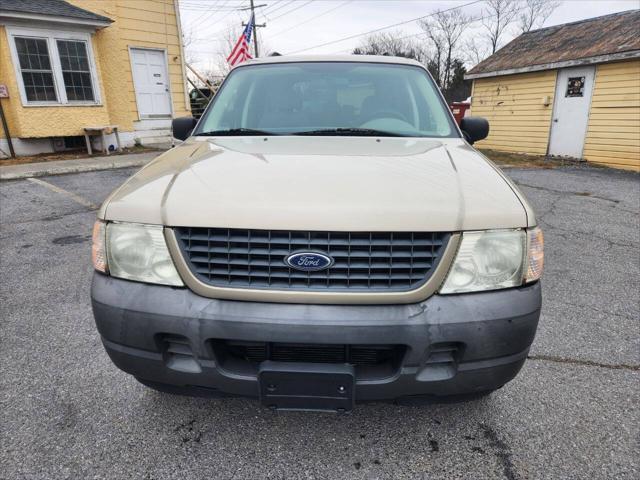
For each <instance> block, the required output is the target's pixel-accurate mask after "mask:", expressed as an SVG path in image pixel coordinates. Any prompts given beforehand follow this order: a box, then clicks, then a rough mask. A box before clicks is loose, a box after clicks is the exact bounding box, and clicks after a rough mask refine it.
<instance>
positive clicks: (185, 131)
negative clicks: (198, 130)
mask: <svg viewBox="0 0 640 480" xmlns="http://www.w3.org/2000/svg"><path fill="white" fill-rule="evenodd" d="M196 123H198V120H196V119H195V118H193V117H180V118H174V119H173V121H172V122H171V131H172V132H173V136H174V138H177V139H178V140H186V139H187V138H189V135H191V132H192V131H193V128H194V127H195V126H196Z"/></svg>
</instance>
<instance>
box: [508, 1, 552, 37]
mask: <svg viewBox="0 0 640 480" xmlns="http://www.w3.org/2000/svg"><path fill="white" fill-rule="evenodd" d="M524 4H525V6H524V9H523V10H522V11H521V12H520V14H519V15H518V29H519V30H520V33H526V32H528V31H530V30H532V29H534V28H540V27H542V26H543V25H544V22H546V21H547V19H548V18H549V17H550V16H551V14H552V13H553V11H554V10H555V9H556V8H558V7H559V6H560V2H557V1H553V0H524Z"/></svg>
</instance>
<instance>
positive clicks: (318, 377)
mask: <svg viewBox="0 0 640 480" xmlns="http://www.w3.org/2000/svg"><path fill="white" fill-rule="evenodd" d="M258 380H259V384H260V401H261V402H262V404H263V405H265V406H267V407H269V408H273V409H276V410H320V411H334V412H348V411H351V410H352V409H353V405H354V397H355V396H354V390H355V372H354V369H353V366H352V365H348V364H332V363H331V364H320V363H290V362H273V361H270V360H268V361H265V362H262V363H261V364H260V370H259V372H258Z"/></svg>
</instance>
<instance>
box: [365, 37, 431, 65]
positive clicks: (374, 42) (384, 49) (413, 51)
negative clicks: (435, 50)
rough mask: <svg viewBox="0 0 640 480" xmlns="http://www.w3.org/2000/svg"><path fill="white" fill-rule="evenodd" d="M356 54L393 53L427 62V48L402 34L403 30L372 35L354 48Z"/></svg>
mask: <svg viewBox="0 0 640 480" xmlns="http://www.w3.org/2000/svg"><path fill="white" fill-rule="evenodd" d="M353 53H354V54H355V55H391V56H394V57H404V58H412V59H414V60H417V61H419V62H423V63H424V62H425V61H426V60H427V55H426V51H425V49H424V48H423V47H422V46H421V45H420V44H418V43H417V42H416V41H415V40H411V39H408V38H406V37H403V36H402V33H401V32H386V33H377V34H375V35H370V36H369V37H367V38H365V39H364V41H363V42H362V43H361V44H360V45H359V46H358V47H356V48H355V49H354V50H353Z"/></svg>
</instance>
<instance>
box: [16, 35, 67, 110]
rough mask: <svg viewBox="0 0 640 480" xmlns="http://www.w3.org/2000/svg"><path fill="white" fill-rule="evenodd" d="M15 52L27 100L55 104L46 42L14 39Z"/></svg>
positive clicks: (43, 40)
mask: <svg viewBox="0 0 640 480" xmlns="http://www.w3.org/2000/svg"><path fill="white" fill-rule="evenodd" d="M16 52H17V53H18V60H19V62H20V70H21V74H22V83H23V84H24V91H25V95H26V97H27V100H28V101H30V102H57V101H58V97H57V96H56V87H55V83H54V82H53V70H52V69H51V59H50V57H49V49H48V48H47V41H46V40H45V39H43V38H16Z"/></svg>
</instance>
